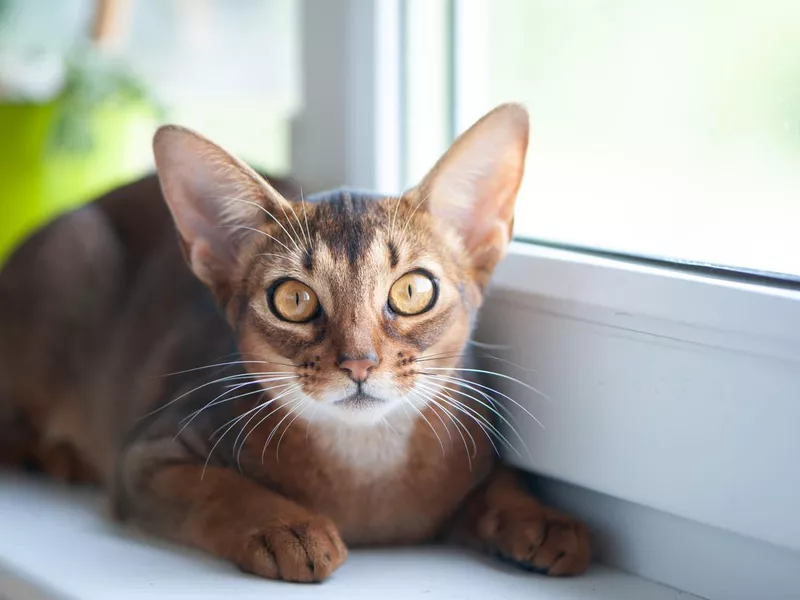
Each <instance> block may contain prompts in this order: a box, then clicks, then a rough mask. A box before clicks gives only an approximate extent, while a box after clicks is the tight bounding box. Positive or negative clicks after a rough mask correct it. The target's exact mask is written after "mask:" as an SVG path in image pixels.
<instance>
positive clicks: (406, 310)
mask: <svg viewBox="0 0 800 600" xmlns="http://www.w3.org/2000/svg"><path fill="white" fill-rule="evenodd" d="M435 302H436V284H435V283H434V282H433V279H432V278H431V276H430V275H427V274H425V273H422V272H420V271H414V272H413V273H406V274H405V275H403V276H402V277H401V278H400V279H398V280H397V281H395V282H394V285H392V289H391V290H389V306H390V307H391V308H392V310H393V311H394V312H396V313H398V314H401V315H405V316H411V315H418V314H420V313H423V312H425V311H426V310H428V309H429V308H431V307H432V306H433V305H434V303H435Z"/></svg>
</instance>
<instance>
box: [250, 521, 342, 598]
mask: <svg viewBox="0 0 800 600" xmlns="http://www.w3.org/2000/svg"><path fill="white" fill-rule="evenodd" d="M346 558H347V547H346V546H345V545H344V542H343V541H342V538H341V537H340V536H339V532H338V530H337V529H336V526H335V525H334V524H333V522H332V521H331V520H330V519H327V518H326V517H322V516H318V517H312V518H310V519H307V520H300V521H297V522H291V521H277V522H275V523H274V524H270V525H269V526H267V527H264V528H259V529H257V530H256V531H253V532H251V533H250V535H249V536H248V538H247V540H246V542H245V544H244V548H243V549H242V551H241V553H240V555H239V557H238V558H237V561H236V562H237V563H238V564H239V566H240V567H241V568H242V569H243V570H244V571H247V572H250V573H255V574H256V575H261V576H262V577H267V578H269V579H283V580H285V581H297V582H303V583H311V582H319V581H322V580H324V579H327V578H328V577H330V575H331V574H332V573H333V572H334V571H335V570H336V569H337V568H338V567H339V566H341V564H342V563H343V562H344V561H345V559H346Z"/></svg>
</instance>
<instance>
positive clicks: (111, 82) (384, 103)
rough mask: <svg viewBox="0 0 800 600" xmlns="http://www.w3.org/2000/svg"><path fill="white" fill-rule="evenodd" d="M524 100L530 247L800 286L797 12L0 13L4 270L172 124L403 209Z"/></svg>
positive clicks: (370, 1)
mask: <svg viewBox="0 0 800 600" xmlns="http://www.w3.org/2000/svg"><path fill="white" fill-rule="evenodd" d="M506 101H518V102H523V103H524V104H526V105H527V107H528V108H529V110H530V111H531V115H532V123H533V128H532V143H531V149H530V153H529V160H528V170H527V176H526V180H525V184H524V186H523V190H522V192H521V196H520V201H519V209H518V215H517V231H516V232H517V235H518V236H519V237H520V239H523V240H533V241H537V242H539V243H545V244H551V245H557V246H566V247H571V248H580V249H588V250H590V251H594V252H597V251H599V252H605V253H612V254H622V255H634V256H639V257H649V258H655V259H659V260H666V261H677V262H689V263H701V264H711V265H716V266H720V267H723V268H728V269H733V270H737V271H757V272H768V273H771V274H775V275H777V276H779V277H783V278H797V277H799V276H800V235H799V234H798V231H800V2H798V1H797V0H762V1H761V2H753V1H752V0H671V1H666V0H491V1H489V0H0V261H2V259H3V257H4V256H6V255H7V253H8V251H9V250H10V248H11V247H12V246H13V245H14V244H15V243H16V242H17V241H18V240H19V239H20V237H21V236H23V235H24V234H25V233H26V232H28V231H29V230H30V229H31V228H32V227H35V226H36V225H37V224H39V223H41V222H42V221H43V220H46V219H48V218H50V217H51V216H52V215H53V214H56V213H58V212H59V211H62V210H65V209H68V208H69V207H72V206H75V205H77V204H80V203H81V202H83V201H86V200H88V199H90V198H92V197H93V196H95V195H97V194H98V193H101V192H103V191H105V190H106V189H109V188H110V187H113V186H115V185H118V184H120V183H123V182H125V181H128V180H131V179H133V178H136V177H139V176H141V175H142V174H144V173H147V172H148V171H149V170H151V169H152V159H151V151H150V137H151V135H152V133H153V130H154V129H155V127H156V126H157V125H158V124H159V123H161V122H177V123H181V124H184V125H187V126H190V127H192V128H194V129H196V130H198V131H200V132H202V133H204V134H205V135H207V136H208V137H210V138H212V139H214V140H215V141H217V142H219V143H220V144H222V145H223V146H225V147H227V148H228V149H230V150H232V151H233V152H235V153H237V154H239V155H240V156H241V157H242V158H243V159H245V160H246V161H248V162H250V163H251V164H253V165H254V166H256V167H259V168H262V169H265V170H266V171H267V172H269V173H271V174H275V175H291V176H293V177H294V178H295V179H297V180H298V181H299V182H300V184H301V185H302V186H304V189H306V190H308V191H313V190H315V189H318V188H321V187H328V186H332V185H342V184H348V185H354V186H359V187H361V186H366V187H374V188H379V189H381V191H384V192H387V193H397V192H399V191H402V190H403V189H405V188H407V187H408V186H410V185H413V183H414V182H415V181H417V180H418V179H419V177H421V176H422V175H423V174H424V172H425V171H426V170H427V169H428V168H429V167H430V166H431V165H432V164H433V162H434V161H435V160H436V158H437V157H438V156H439V155H440V153H441V152H443V151H444V149H445V148H446V147H447V145H448V144H449V143H450V142H451V141H452V139H453V137H454V136H455V135H456V134H457V133H459V132H460V131H462V130H464V129H465V128H466V127H468V126H469V124H470V123H471V122H472V121H474V120H475V119H476V118H478V117H479V116H480V115H481V114H482V113H483V112H485V111H486V110H488V109H489V108H491V107H492V106H493V105H495V104H497V103H500V102H506Z"/></svg>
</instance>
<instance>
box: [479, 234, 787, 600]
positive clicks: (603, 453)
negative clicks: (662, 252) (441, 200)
mask: <svg viewBox="0 0 800 600" xmlns="http://www.w3.org/2000/svg"><path fill="white" fill-rule="evenodd" d="M798 323H800V291H797V290H790V289H785V288H780V287H773V286H769V285H763V284H758V283H746V282H740V281H734V280H731V279H726V278H720V277H714V276H707V275H703V274H697V273H689V272H686V271H683V270H681V269H673V268H668V267H660V266H654V265H647V264H639V263H636V262H635V261H626V260H616V259H610V258H602V257H597V256H593V255H590V254H587V253H581V252H569V251H564V250H555V249H552V248H547V247H542V246H538V245H536V244H527V243H519V242H515V243H513V244H512V246H511V249H510V252H509V256H508V257H507V259H506V260H505V261H503V262H502V263H501V264H500V266H499V267H498V270H497V272H496V274H495V277H494V279H493V284H492V289H491V293H490V297H489V300H488V301H487V303H486V306H485V307H484V309H483V311H482V313H481V322H480V326H479V328H478V331H477V333H476V336H475V339H476V340H478V341H480V342H485V343H489V344H494V345H503V346H505V347H506V348H508V350H487V351H486V352H488V353H489V354H493V355H496V356H498V357H500V358H502V359H507V360H511V361H513V362H514V363H518V364H520V365H522V366H523V367H525V369H527V370H525V371H523V370H520V369H516V368H515V367H512V366H509V365H507V364H503V363H498V362H497V361H492V360H490V359H487V360H486V361H485V362H484V365H485V368H487V369H498V368H500V370H502V371H504V372H506V373H508V374H511V375H515V376H517V377H521V378H522V379H524V380H525V381H527V382H528V383H530V384H532V385H533V386H535V387H536V388H538V389H539V390H541V391H542V392H544V393H546V394H547V396H548V397H547V398H545V397H543V396H540V395H537V394H535V393H533V392H531V391H529V390H527V389H524V388H521V387H520V386H516V385H515V384H511V383H509V382H508V381H507V380H502V379H498V378H492V379H493V382H492V383H491V385H495V386H497V387H498V389H500V390H501V391H503V392H505V393H506V394H509V395H511V396H513V397H514V398H515V399H516V400H517V401H519V402H520V403H522V404H523V405H525V406H526V407H527V408H528V409H529V410H530V411H532V412H533V413H534V414H535V415H536V416H537V417H538V418H539V420H540V421H541V422H542V424H543V427H542V426H539V425H538V424H537V423H535V422H534V421H533V419H531V418H529V417H527V416H526V415H525V414H524V413H523V412H522V411H520V410H517V409H516V408H515V407H514V406H510V407H509V408H510V409H511V411H512V412H513V413H514V415H515V416H516V419H515V420H516V428H517V429H518V431H519V432H520V435H521V437H522V438H524V440H525V442H526V444H527V446H528V448H529V449H530V454H529V455H527V454H525V453H524V452H523V453H522V454H520V455H516V454H514V453H511V452H509V453H508V455H507V456H508V458H509V460H510V461H512V462H514V463H515V464H517V465H518V466H520V467H522V468H524V469H526V470H529V471H532V472H535V473H539V474H542V475H545V476H547V477H549V478H552V479H553V480H555V481H560V482H566V483H569V484H572V486H574V487H569V486H568V487H567V488H564V489H565V490H566V492H565V495H564V497H563V498H560V499H559V500H560V502H561V503H562V504H563V505H565V506H566V507H569V508H570V509H571V510H572V511H573V512H575V513H576V514H579V515H580V516H582V517H584V518H585V519H587V520H588V521H590V522H594V523H595V524H597V525H600V524H602V525H603V526H604V527H605V528H606V529H607V530H608V532H607V533H608V536H607V541H608V544H609V546H610V547H611V550H609V551H606V552H603V556H604V558H605V559H606V560H607V561H609V562H611V563H612V564H615V565H617V566H621V567H622V568H624V569H625V570H627V571H630V572H633V573H636V574H643V575H645V576H647V577H648V578H652V579H655V580H658V581H661V582H663V583H666V584H668V585H672V586H675V587H678V588H680V589H684V590H687V591H690V592H692V593H695V594H698V595H701V596H703V597H708V598H712V599H714V600H717V599H723V598H724V599H728V598H737V599H738V598H747V599H749V598H755V597H759V595H760V594H761V593H763V592H764V591H765V590H767V591H769V594H768V596H767V597H769V598H771V599H772V598H775V599H777V598H787V599H789V598H791V599H795V598H800V575H798V571H797V569H796V566H793V565H797V564H800V562H798V561H800V541H798V540H800V521H798V520H797V518H796V511H797V506H798V505H799V504H800V477H799V476H798V470H797V468H796V464H795V462H796V461H795V459H796V457H797V456H798V455H799V454H800V438H798V436H797V432H796V424H797V423H798V422H800V402H798V398H800V327H797V324H798ZM509 437H512V438H513V437H514V436H513V435H509ZM516 439H519V438H516ZM587 493H590V494H594V495H595V496H597V497H602V498H606V499H608V501H607V503H611V504H613V506H611V504H609V506H606V512H605V513H603V512H602V511H598V510H596V506H597V503H596V502H595V501H594V500H592V501H591V502H588V501H584V499H583V498H584V495H585V494H587ZM597 493H599V496H598V495H597ZM588 497H589V496H586V498H588ZM604 505H605V504H604ZM642 507H643V509H642ZM614 511H617V512H618V513H619V515H625V518H616V517H614V516H613V515H617V512H614ZM634 513H635V514H637V515H638V514H640V513H641V514H642V515H645V514H646V515H647V516H646V518H645V517H643V519H644V521H643V522H647V524H648V525H647V528H648V531H650V533H648V534H647V535H644V534H643V532H642V528H641V527H638V528H637V527H634V526H633V524H632V523H633V522H634V521H633V516H632V515H633V514H634ZM619 515H617V516H619ZM637 518H638V517H637ZM667 521H669V522H670V523H672V524H673V525H674V524H676V523H680V524H681V525H680V527H677V528H676V527H673V526H666V525H664V523H666V522H667ZM611 522H613V523H611ZM679 531H680V532H681V534H680V537H679V536H678V532H679ZM667 539H668V540H669V544H670V546H669V547H673V548H679V547H683V546H684V545H685V544H687V540H689V539H691V540H692V542H691V544H689V545H688V546H687V547H686V549H685V550H682V551H681V552H680V553H676V552H664V551H663V549H664V547H665V541H666V540H667ZM723 540H724V541H723ZM720 544H722V545H720ZM709 557H713V559H711V558H709ZM769 557H772V558H769ZM710 562H713V563H714V564H715V567H716V568H715V569H711V568H706V569H695V568H693V567H692V565H706V566H707V565H708V564H709V563H710ZM722 573H724V574H725V575H724V576H722V575H721V574H722Z"/></svg>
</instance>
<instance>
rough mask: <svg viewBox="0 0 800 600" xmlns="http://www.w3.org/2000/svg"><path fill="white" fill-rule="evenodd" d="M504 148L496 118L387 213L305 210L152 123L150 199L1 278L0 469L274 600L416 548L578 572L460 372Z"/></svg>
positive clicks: (508, 138)
mask: <svg viewBox="0 0 800 600" xmlns="http://www.w3.org/2000/svg"><path fill="white" fill-rule="evenodd" d="M527 145H528V114H527V111H526V110H525V109H524V108H523V107H521V106H519V105H515V104H506V105H501V106H499V107H497V108H496V109H494V110H493V111H491V112H490V113H488V114H487V115H486V116H484V117H483V118H482V119H481V120H479V121H478V122H477V123H476V124H475V125H473V127H472V128H471V129H469V130H468V131H467V132H466V133H464V134H463V135H461V136H460V137H459V138H458V139H457V140H456V141H455V142H454V144H453V145H452V147H451V148H450V149H449V150H448V151H447V153H446V154H445V155H444V156H443V157H442V158H441V159H440V160H439V162H438V163H437V164H436V165H435V166H434V167H433V169H432V170H431V171H430V172H429V174H428V175H427V176H426V177H425V178H424V179H423V180H422V182H421V183H419V185H418V186H417V187H415V188H414V189H412V190H411V191H408V192H406V193H404V194H402V195H400V196H397V197H385V196H380V195H377V194H366V193H362V192H353V191H347V190H336V191H333V192H328V193H323V194H320V195H317V196H315V197H310V198H307V199H303V198H302V194H299V193H298V190H297V189H295V187H294V186H293V185H292V184H291V183H290V182H288V181H283V180H275V179H268V178H264V177H262V176H260V175H259V174H257V173H256V172H255V171H253V170H252V169H251V168H250V167H249V166H247V165H245V164H244V163H243V162H241V161H239V160H238V159H237V158H235V157H233V156H232V155H230V154H229V153H227V152H226V151H224V150H223V149H221V148H220V147H219V146H217V145H215V144H214V143H212V142H211V141H209V140H207V139H205V138H203V137H202V136H200V135H199V134H197V133H195V132H193V131H191V130H189V129H185V128H182V127H178V126H170V125H167V126H163V127H161V128H160V129H159V130H158V131H157V133H156V135H155V138H154V146H153V147H154V154H155V161H156V171H157V178H156V176H150V177H147V178H145V179H143V180H140V181H138V182H136V183H133V184H131V185H129V186H127V187H123V188H120V189H118V190H115V191H113V192H111V193H109V194H108V195H106V196H104V197H103V198H101V199H99V200H97V201H95V202H93V203H91V204H88V205H86V206H84V207H82V208H80V209H78V210H76V211H74V212H71V213H68V214H66V215H64V216H61V217H60V218H58V219H56V220H55V221H54V222H52V223H51V224H49V225H47V226H45V227H44V228H42V229H41V230H40V231H38V232H36V233H35V234H34V235H33V236H31V237H30V238H29V239H28V240H27V241H26V242H25V243H24V244H22V245H21V246H20V248H19V249H18V250H17V251H16V252H15V253H14V254H13V256H12V257H11V258H10V259H9V261H8V263H7V265H6V266H5V267H4V269H3V270H2V272H1V273H0V461H2V462H4V463H7V464H13V465H17V466H25V465H28V466H33V467H36V468H39V469H41V470H43V471H45V472H47V473H49V474H50V475H52V476H54V477H57V478H60V479H64V480H67V481H80V482H95V483H99V484H101V485H102V486H103V487H104V488H105V490H106V491H107V493H108V495H109V498H110V503H111V505H112V507H113V513H114V515H115V517H116V518H118V519H120V520H121V521H124V522H128V523H132V524H134V525H137V526H139V527H141V528H144V529H145V530H148V531H150V532H153V533H155V534H156V535H160V536H163V537H165V538H168V539H171V540H174V541H177V542H180V543H182V544H186V545H189V546H194V547H196V548H200V549H203V550H205V551H207V552H209V553H211V554H213V555H215V556H217V557H220V558H223V559H227V560H229V561H232V562H233V563H235V564H236V565H238V566H239V567H240V568H241V569H242V570H244V571H247V572H250V573H255V574H257V575H260V576H263V577H267V578H272V579H283V580H287V581H296V582H312V581H321V580H324V579H326V578H327V577H329V576H330V575H331V574H332V573H333V572H334V571H335V570H336V569H337V567H339V566H340V565H341V564H342V563H343V562H344V561H345V558H346V556H347V552H348V548H350V547H357V546H365V545H374V544H381V545H387V544H417V543H423V542H428V541H450V542H455V543H459V544H463V545H466V546H469V547H474V548H477V549H481V550H483V551H486V552H489V553H491V554H493V555H497V556H499V557H501V558H504V559H506V560H510V561H513V562H515V563H517V564H519V565H520V566H522V567H524V568H527V569H530V570H534V571H537V572H540V573H546V574H549V575H574V574H579V573H581V572H583V571H584V570H586V568H587V566H588V564H589V562H590V554H591V552H590V541H589V535H588V532H587V528H586V527H585V526H584V525H583V524H582V523H579V522H578V521H576V520H574V519H572V518H570V517H568V516H566V515H563V514H561V513H559V512H557V511H556V510H554V509H551V508H548V507H545V506H543V505H541V504H540V503H539V502H538V501H537V500H536V499H535V498H534V497H533V496H531V495H530V494H529V493H528V492H527V491H526V489H525V488H524V485H523V483H522V482H521V480H520V478H519V475H518V474H517V473H516V472H514V471H513V470H512V469H511V468H509V467H506V466H503V465H502V464H501V463H500V462H499V461H498V457H497V456H496V451H495V448H494V444H493V443H492V441H491V439H490V436H491V435H492V434H493V432H495V431H496V430H495V429H494V425H493V424H492V420H491V417H492V409H491V405H490V404H489V399H490V396H489V394H488V393H486V390H488V389H489V388H488V387H481V386H483V385H485V384H484V383H480V381H479V380H477V379H475V378H474V377H472V376H473V375H476V373H475V372H474V371H472V370H470V369H472V367H471V366H470V365H471V364H472V362H471V360H472V359H471V357H470V355H469V352H468V349H469V346H468V341H469V338H470V334H471V332H472V328H473V325H474V323H475V318H476V315H477V312H478V309H479V307H480V305H481V302H482V300H483V295H484V291H485V290H486V286H487V284H488V283H489V279H490V276H491V274H492V271H493V269H494V267H495V265H496V264H497V262H498V261H499V260H500V259H501V258H502V257H503V255H504V253H505V251H506V246H507V244H508V242H509V240H510V238H511V232H512V225H513V215H514V203H515V198H516V195H517V191H518V189H519V186H520V182H521V179H522V175H523V169H524V162H525V155H526V151H527ZM176 233H177V235H176ZM187 267H188V268H187Z"/></svg>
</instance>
